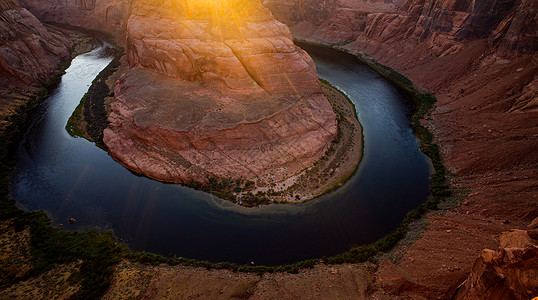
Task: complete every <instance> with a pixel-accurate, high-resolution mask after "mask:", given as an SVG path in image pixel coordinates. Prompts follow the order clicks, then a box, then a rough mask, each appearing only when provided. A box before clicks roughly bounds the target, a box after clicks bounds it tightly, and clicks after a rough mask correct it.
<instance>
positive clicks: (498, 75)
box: [264, 0, 538, 298]
mask: <svg viewBox="0 0 538 300" xmlns="http://www.w3.org/2000/svg"><path fill="white" fill-rule="evenodd" d="M264 3H265V4H266V5H267V6H268V7H270V8H272V10H273V13H274V15H275V17H276V18H277V19H279V20H281V21H283V22H284V23H286V24H288V25H289V26H290V28H291V30H292V32H293V34H294V35H295V36H297V37H299V38H301V39H306V40H310V41H313V42H318V43H324V44H330V45H333V46H335V47H341V48H344V49H345V50H347V51H350V52H354V53H361V54H362V55H364V56H365V57H367V58H370V59H374V60H377V61H379V62H381V63H383V64H386V65H388V66H390V67H393V68H395V69H396V70H398V71H400V72H402V73H403V74H404V75H406V76H408V77H409V78H410V79H411V80H413V82H415V83H416V84H417V85H418V86H419V87H420V88H424V89H426V90H428V91H430V92H432V93H434V94H435V96H436V98H437V100H438V102H437V105H436V108H435V110H434V111H433V112H432V118H431V119H430V120H429V121H427V122H426V125H427V126H428V127H429V128H430V129H431V130H432V131H433V132H434V135H435V139H436V141H437V143H439V144H440V146H441V151H442V154H443V157H444V160H445V165H446V166H447V167H448V168H449V170H450V172H451V173H452V174H453V175H451V177H450V179H449V180H450V181H451V184H452V185H453V186H454V187H455V189H456V191H459V189H465V190H468V191H469V192H468V194H467V195H468V196H467V197H466V200H465V201H463V205H462V206H461V207H455V208H453V209H450V210H448V211H447V212H446V213H445V214H444V215H441V216H430V217H429V222H430V224H429V225H428V227H427V230H426V231H425V232H424V234H423V236H422V237H421V238H419V239H418V240H417V241H416V242H415V244H414V245H413V246H412V247H410V248H409V249H407V250H406V253H405V254H404V255H403V258H402V260H401V261H400V262H399V263H398V264H397V265H394V264H391V263H381V264H380V269H379V270H378V272H377V278H378V282H379V284H380V285H381V287H382V288H383V289H384V290H385V291H387V292H389V293H390V294H393V295H397V296H399V297H426V298H435V297H439V296H443V295H450V294H451V293H452V292H453V291H454V290H455V289H456V288H457V286H458V285H459V284H460V283H461V282H462V281H463V280H464V278H466V277H467V275H468V274H469V272H470V271H471V266H472V263H473V261H474V260H475V257H476V256H477V255H478V254H479V253H480V252H481V251H482V249H483V248H484V247H496V245H497V242H496V241H497V240H498V239H499V236H500V234H501V233H502V232H503V231H506V230H508V229H510V228H514V226H515V227H516V228H522V227H524V226H525V224H527V223H528V222H530V220H532V219H533V218H534V217H536V216H537V215H538V198H537V196H536V193H535V191H536V189H537V187H538V183H537V181H536V178H538V165H537V163H538V130H537V128H538V55H537V54H536V52H537V49H538V44H537V31H538V25H537V21H538V2H536V1H529V0H520V1H515V0H504V1H479V0H478V1H458V0H447V1H438V0H407V1H403V2H401V3H396V2H390V1H388V2H375V1H355V2H354V3H353V4H350V3H347V2H346V1H336V0H335V1H321V2H320V1H287V0H266V1H265V2H264ZM286 5H288V6H289V7H293V8H294V11H300V12H302V13H301V14H292V13H289V10H280V9H278V8H277V7H285V6H286ZM458 193H459V192H458ZM463 248H464V249H463ZM441 249H442V251H441ZM485 288H487V287H485Z"/></svg>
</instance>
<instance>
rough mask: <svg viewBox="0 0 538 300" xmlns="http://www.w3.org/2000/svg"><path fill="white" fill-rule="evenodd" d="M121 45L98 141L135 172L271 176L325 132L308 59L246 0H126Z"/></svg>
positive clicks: (307, 153)
mask: <svg viewBox="0 0 538 300" xmlns="http://www.w3.org/2000/svg"><path fill="white" fill-rule="evenodd" d="M126 44H127V57H128V64H129V67H130V69H129V70H128V71H127V72H126V73H125V74H124V75H123V76H122V77H121V79H120V80H119V82H118V84H117V85H116V88H115V101H114V102H113V103H112V104H111V106H110V108H111V113H110V116H109V122H110V125H109V127H108V128H107V129H106V130H105V132H104V138H103V141H104V143H105V145H106V147H107V148H108V150H109V152H110V154H111V155H112V156H113V157H114V158H115V159H116V160H118V161H120V162H121V163H122V164H124V165H125V166H127V167H128V168H129V169H132V170H134V171H136V172H138V173H142V174H145V175H147V176H149V177H152V178H155V179H158V180H162V181H168V182H177V183H189V182H193V181H194V182H198V183H206V182H207V181H208V179H209V178H220V179H227V180H250V181H254V182H257V183H272V182H278V181H281V180H284V179H285V178H288V177H289V176H291V175H293V174H295V173H297V172H298V171H300V170H302V169H305V168H307V167H309V166H311V165H312V164H313V163H314V162H315V161H317V160H319V158H320V157H321V156H322V155H323V154H324V153H325V151H326V150H327V149H328V148H329V146H330V144H331V142H332V140H333V139H334V138H335V137H336V133H337V122H336V115H335V113H334V112H333V110H332V108H331V106H330V104H329V103H328V101H327V99H326V98H325V96H324V95H323V93H322V92H321V87H320V83H319V81H318V78H317V75H316V71H315V66H314V63H313V61H312V60H311V58H310V57H309V56H308V55H307V54H306V53H305V52H304V51H303V50H301V49H300V48H298V47H296V46H295V45H294V44H293V42H292V37H291V34H290V32H289V30H288V28H287V26H286V25H284V24H282V23H280V22H278V21H276V20H275V19H274V18H273V17H272V15H271V13H270V12H269V11H268V10H267V9H265V8H264V7H263V6H262V5H261V3H260V2H259V1H257V0H254V1H251V0H247V1H245V0H228V1H221V2H219V3H218V4H215V3H213V2H207V3H205V2H204V1H201V2H200V1H188V0H184V1H164V3H161V2H158V1H138V2H135V3H134V4H133V6H132V12H131V15H130V18H129V20H128V22H127V42H126Z"/></svg>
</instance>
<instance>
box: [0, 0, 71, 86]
mask: <svg viewBox="0 0 538 300" xmlns="http://www.w3.org/2000/svg"><path fill="white" fill-rule="evenodd" d="M0 15H1V18H0V74H2V75H3V76H2V77H3V78H4V77H5V76H6V77H14V78H16V79H18V80H21V81H22V82H24V83H27V84H37V83H41V82H43V81H45V80H48V79H49V78H50V76H51V75H52V74H53V73H54V71H55V70H56V66H57V64H58V62H60V60H61V59H66V58H67V57H68V55H69V48H68V46H69V45H72V43H71V42H70V41H68V39H66V38H65V37H64V36H62V35H61V34H59V33H58V32H57V31H55V30H54V29H52V28H47V27H45V26H44V25H43V24H42V23H41V22H39V20H38V19H36V17H35V16H34V15H32V14H31V13H30V12H29V11H28V10H26V9H25V8H22V7H21V6H20V4H19V3H18V1H17V0H3V1H1V2H0Z"/></svg>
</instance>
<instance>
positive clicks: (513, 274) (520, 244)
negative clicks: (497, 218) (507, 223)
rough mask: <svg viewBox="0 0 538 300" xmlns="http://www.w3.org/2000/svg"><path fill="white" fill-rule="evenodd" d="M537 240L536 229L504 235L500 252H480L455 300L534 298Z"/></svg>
mask: <svg viewBox="0 0 538 300" xmlns="http://www.w3.org/2000/svg"><path fill="white" fill-rule="evenodd" d="M531 236H533V237H534V238H533V237H531ZM537 237H538V231H537V230H536V229H534V230H530V231H525V230H512V231H509V232H505V233H503V234H502V235H501V239H500V245H499V249H498V250H489V249H485V250H484V251H482V253H481V254H480V257H478V258H477V259H476V262H475V263H474V266H473V269H472V272H471V274H469V277H468V278H467V280H465V282H464V283H463V284H462V285H461V286H460V288H459V290H458V292H457V294H456V295H455V297H454V299H457V300H459V299H478V298H482V299H492V300H494V299H499V300H500V299H532V298H533V297H535V296H536V295H537V294H538V244H537V241H536V239H535V238H537Z"/></svg>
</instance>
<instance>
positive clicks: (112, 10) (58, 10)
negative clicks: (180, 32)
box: [21, 0, 133, 41]
mask: <svg viewBox="0 0 538 300" xmlns="http://www.w3.org/2000/svg"><path fill="white" fill-rule="evenodd" d="M132 2H133V0H51V1H49V0H21V3H22V5H23V6H24V7H26V8H27V9H28V10H29V11H31V12H32V13H33V14H34V15H35V16H36V17H37V18H38V19H39V20H41V21H42V22H53V23H62V24H69V25H73V26H80V27H84V28H88V29H94V30H100V31H105V32H109V33H112V34H114V36H115V37H116V39H117V40H118V41H121V40H123V38H124V36H125V25H126V24H127V19H128V18H129V15H130V11H131V4H132Z"/></svg>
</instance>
